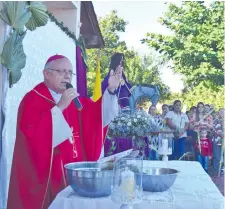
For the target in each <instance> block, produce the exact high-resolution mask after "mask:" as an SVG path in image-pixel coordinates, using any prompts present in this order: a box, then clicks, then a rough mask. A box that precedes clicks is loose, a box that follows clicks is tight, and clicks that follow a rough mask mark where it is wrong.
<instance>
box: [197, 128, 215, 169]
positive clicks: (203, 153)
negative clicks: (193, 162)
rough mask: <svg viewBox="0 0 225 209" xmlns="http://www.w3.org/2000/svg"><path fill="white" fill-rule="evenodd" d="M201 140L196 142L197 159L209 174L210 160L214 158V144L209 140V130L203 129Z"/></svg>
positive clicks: (201, 130)
mask: <svg viewBox="0 0 225 209" xmlns="http://www.w3.org/2000/svg"><path fill="white" fill-rule="evenodd" d="M199 135H200V136H199V137H200V139H199V140H197V142H196V148H197V153H198V155H197V157H198V161H199V162H200V163H201V165H202V167H203V168H204V170H205V171H206V172H208V166H209V160H210V159H211V158H212V142H211V141H210V140H209V139H208V138H207V129H206V128H201V129H200V132H199Z"/></svg>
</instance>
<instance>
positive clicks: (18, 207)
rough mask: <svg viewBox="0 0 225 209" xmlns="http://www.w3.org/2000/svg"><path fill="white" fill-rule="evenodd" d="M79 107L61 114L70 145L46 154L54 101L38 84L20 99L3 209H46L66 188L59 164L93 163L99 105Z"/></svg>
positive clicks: (99, 130)
mask: <svg viewBox="0 0 225 209" xmlns="http://www.w3.org/2000/svg"><path fill="white" fill-rule="evenodd" d="M80 101H81V103H82V105H83V110H82V111H81V112H78V111H77V109H76V107H75V105H74V103H73V102H71V104H70V105H69V106H68V108H67V109H65V110H64V111H63V115H64V118H65V120H66V121H67V123H68V124H69V126H70V127H71V128H72V130H73V136H74V137H73V139H74V141H75V143H74V145H73V144H71V143H70V142H69V140H65V141H64V142H63V143H61V144H59V145H58V146H57V147H55V148H52V138H53V137H52V136H53V131H52V129H53V127H52V113H51V109H52V108H53V107H54V106H55V105H56V104H55V102H54V99H53V98H52V96H51V94H50V92H49V90H48V88H47V87H46V86H45V84H44V83H40V84H39V85H37V86H36V87H35V88H34V89H33V90H32V91H30V92H28V93H27V94H26V95H25V97H24V98H23V100H22V101H21V104H20V106H19V111H18V120H17V135H16V142H15V148H14V156H13V162H12V170H11V178H10V184H9V193H8V203H7V209H42V208H44V209H46V208H48V206H49V205H50V203H51V202H52V201H53V199H54V198H55V196H56V195H57V193H58V192H60V191H61V190H62V189H64V188H65V187H66V186H67V183H66V178H65V169H64V165H65V164H67V163H71V162H78V161H96V160H98V158H99V156H100V153H101V148H102V145H103V134H102V132H103V127H102V101H101V99H99V100H98V101H97V102H93V101H92V100H90V99H87V98H80ZM79 115H80V116H79ZM79 117H80V119H81V120H79ZM79 121H82V124H81V123H80V122H79ZM106 130H107V127H106V128H105V129H104V133H106ZM82 141H83V142H82Z"/></svg>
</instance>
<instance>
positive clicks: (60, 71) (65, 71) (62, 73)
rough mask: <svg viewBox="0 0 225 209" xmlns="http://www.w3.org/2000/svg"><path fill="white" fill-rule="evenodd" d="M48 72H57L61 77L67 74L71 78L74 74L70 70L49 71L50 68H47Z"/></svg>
mask: <svg viewBox="0 0 225 209" xmlns="http://www.w3.org/2000/svg"><path fill="white" fill-rule="evenodd" d="M47 69H48V70H52V71H56V72H58V73H59V74H60V75H62V76H65V75H66V74H67V73H68V74H69V75H70V76H73V75H75V73H73V71H72V70H66V69H63V70H57V69H51V68H47Z"/></svg>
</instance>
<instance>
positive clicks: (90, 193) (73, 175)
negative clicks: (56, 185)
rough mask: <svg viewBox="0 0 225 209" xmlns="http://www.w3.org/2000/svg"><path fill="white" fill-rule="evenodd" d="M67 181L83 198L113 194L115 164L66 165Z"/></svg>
mask: <svg viewBox="0 0 225 209" xmlns="http://www.w3.org/2000/svg"><path fill="white" fill-rule="evenodd" d="M65 168H66V173H67V180H68V183H69V184H70V186H71V187H72V189H73V190H74V192H75V193H76V194H78V195H80V196H83V197H105V196H109V195H110V194H111V185H112V181H113V164H112V163H96V162H78V163H70V164H67V165H65Z"/></svg>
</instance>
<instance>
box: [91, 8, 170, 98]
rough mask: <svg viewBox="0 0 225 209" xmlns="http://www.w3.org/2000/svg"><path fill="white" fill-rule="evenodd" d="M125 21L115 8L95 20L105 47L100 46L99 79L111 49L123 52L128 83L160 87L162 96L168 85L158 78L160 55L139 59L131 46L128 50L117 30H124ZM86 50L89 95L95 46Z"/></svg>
mask: <svg viewBox="0 0 225 209" xmlns="http://www.w3.org/2000/svg"><path fill="white" fill-rule="evenodd" d="M127 24H128V23H127V22H126V21H125V20H124V19H122V18H120V17H118V15H117V11H115V10H113V11H112V12H110V13H109V14H108V15H107V16H105V17H102V18H100V19H99V25H100V29H101V32H102V35H103V38H104V41H105V47H104V48H103V49H101V63H100V64H101V79H104V77H105V76H106V75H107V73H108V71H109V64H110V58H111V56H112V55H113V54H114V53H115V52H121V53H124V55H125V75H126V77H127V79H128V81H129V82H130V83H131V84H132V85H137V84H146V85H150V84H152V85H155V84H157V85H158V86H159V87H160V90H161V94H162V96H165V95H166V94H167V93H168V87H167V86H166V85H165V84H163V82H162V81H161V79H160V74H159V68H160V66H162V64H163V61H162V59H161V58H159V57H157V56H155V55H153V54H149V55H148V56H145V57H144V58H142V57H141V56H139V55H138V53H137V52H136V51H135V50H134V49H128V47H127V45H126V42H124V41H121V40H120V38H119V33H121V32H125V30H126V26H127ZM87 53H88V73H87V78H88V95H89V96H92V93H93V88H94V83H95V71H96V64H97V54H98V52H97V49H89V50H87Z"/></svg>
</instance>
